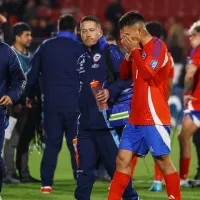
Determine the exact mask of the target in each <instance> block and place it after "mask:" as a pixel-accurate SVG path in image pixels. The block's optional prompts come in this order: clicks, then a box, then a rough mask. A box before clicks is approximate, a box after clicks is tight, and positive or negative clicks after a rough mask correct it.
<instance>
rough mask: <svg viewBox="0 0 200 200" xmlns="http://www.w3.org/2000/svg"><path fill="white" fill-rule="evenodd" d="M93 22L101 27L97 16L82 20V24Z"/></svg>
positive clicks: (86, 17)
mask: <svg viewBox="0 0 200 200" xmlns="http://www.w3.org/2000/svg"><path fill="white" fill-rule="evenodd" d="M88 21H92V22H95V23H96V24H97V25H99V26H101V22H100V20H99V19H98V18H97V17H95V16H85V17H83V18H82V19H81V21H80V23H83V22H88Z"/></svg>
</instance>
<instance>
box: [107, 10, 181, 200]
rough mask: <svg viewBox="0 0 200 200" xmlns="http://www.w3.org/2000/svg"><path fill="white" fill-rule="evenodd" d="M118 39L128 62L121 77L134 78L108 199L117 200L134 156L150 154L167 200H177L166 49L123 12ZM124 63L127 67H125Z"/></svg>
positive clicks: (140, 19) (139, 17)
mask: <svg viewBox="0 0 200 200" xmlns="http://www.w3.org/2000/svg"><path fill="white" fill-rule="evenodd" d="M119 28H120V36H121V40H122V44H123V46H124V48H125V49H126V51H127V52H128V53H129V54H131V60H132V61H130V57H129V61H127V60H126V59H125V60H124V61H123V62H122V64H121V68H120V77H121V79H123V80H126V79H128V78H130V77H133V81H134V93H133V98H132V110H131V114H130V119H129V123H128V124H127V125H126V127H125V129H124V131H123V134H122V137H121V142H120V146H119V153H118V156H117V161H116V162H117V168H116V172H115V175H114V177H113V180H112V183H111V188H110V192H109V195H108V200H120V199H121V197H122V194H123V192H124V189H125V188H126V186H127V184H128V182H129V180H130V178H131V176H130V174H131V161H132V158H133V157H134V156H137V155H140V156H145V155H146V154H147V153H148V151H150V152H151V154H152V156H153V158H154V160H155V162H156V164H157V166H158V167H159V169H160V170H161V171H162V173H163V175H164V179H165V182H166V190H167V194H168V198H169V199H175V200H180V199H181V194H180V179H179V175H178V173H177V171H176V169H175V168H174V166H173V164H172V162H171V159H170V155H169V154H170V110H169V106H168V103H167V86H168V75H169V71H170V65H169V64H168V61H169V57H168V51H167V47H166V45H165V44H164V42H162V41H161V40H160V39H158V38H155V37H152V36H151V35H150V34H149V33H148V32H147V30H146V27H145V22H144V18H143V16H142V15H140V14H139V13H136V12H129V13H126V14H125V15H124V16H123V17H122V18H121V19H120V21H119ZM127 62H129V64H128V65H127Z"/></svg>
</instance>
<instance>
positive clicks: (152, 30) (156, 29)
mask: <svg viewBox="0 0 200 200" xmlns="http://www.w3.org/2000/svg"><path fill="white" fill-rule="evenodd" d="M146 29H147V31H148V32H149V34H150V35H151V36H154V37H157V38H160V37H161V36H163V35H164V30H163V26H162V25H161V23H159V22H156V21H155V22H148V23H147V24H146Z"/></svg>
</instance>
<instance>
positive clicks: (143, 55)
mask: <svg viewBox="0 0 200 200" xmlns="http://www.w3.org/2000/svg"><path fill="white" fill-rule="evenodd" d="M146 57H147V54H146V52H143V53H142V58H143V60H144V59H145V58H146Z"/></svg>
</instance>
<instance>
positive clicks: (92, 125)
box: [75, 37, 138, 200]
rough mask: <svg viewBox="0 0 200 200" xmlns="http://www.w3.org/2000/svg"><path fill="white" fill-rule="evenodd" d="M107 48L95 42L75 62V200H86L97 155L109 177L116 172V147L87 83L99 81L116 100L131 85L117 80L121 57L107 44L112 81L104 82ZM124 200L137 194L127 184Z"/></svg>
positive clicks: (103, 43) (93, 176)
mask: <svg viewBox="0 0 200 200" xmlns="http://www.w3.org/2000/svg"><path fill="white" fill-rule="evenodd" d="M106 45H108V44H107V42H106V40H105V37H102V38H100V39H99V41H98V42H97V44H96V45H94V46H92V48H91V51H89V50H87V51H86V52H85V53H84V54H83V55H82V56H81V57H80V58H79V60H78V65H79V66H78V69H77V71H78V72H79V77H80V96H79V109H80V113H81V115H80V118H79V132H78V144H77V148H78V152H79V169H78V176H77V188H76V191H75V198H76V199H78V200H90V195H91V190H92V186H93V184H94V182H95V169H96V160H97V157H98V156H100V157H101V158H102V160H103V162H104V166H105V168H106V170H107V172H108V174H109V175H110V177H111V178H112V177H113V175H114V172H115V169H116V156H117V153H118V147H117V145H116V143H115V141H114V139H113V137H112V135H111V133H110V130H109V129H108V126H107V124H106V121H105V119H104V117H103V114H102V113H101V112H99V110H98V107H97V105H96V101H95V98H94V96H93V94H92V91H91V88H90V83H91V82H92V80H98V81H100V83H101V85H103V86H104V88H107V89H108V90H109V93H110V98H116V97H117V96H118V95H119V94H120V92H121V91H123V90H124V89H125V88H128V87H130V86H131V84H132V80H128V81H122V80H120V78H119V67H120V63H121V61H122V60H123V58H124V56H123V54H122V53H121V52H120V50H119V49H118V48H117V47H116V46H114V45H111V46H110V47H109V51H110V55H111V59H112V62H113V68H114V76H115V82H114V83H112V84H109V83H108V77H109V75H108V71H107V66H106V60H105V56H104V52H103V49H104V47H105V46H106ZM123 198H124V199H126V200H128V199H129V200H132V199H134V200H136V199H138V195H137V193H136V192H135V191H134V190H133V189H132V186H131V182H130V183H129V185H128V187H127V189H126V191H125V193H124V196H123Z"/></svg>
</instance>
